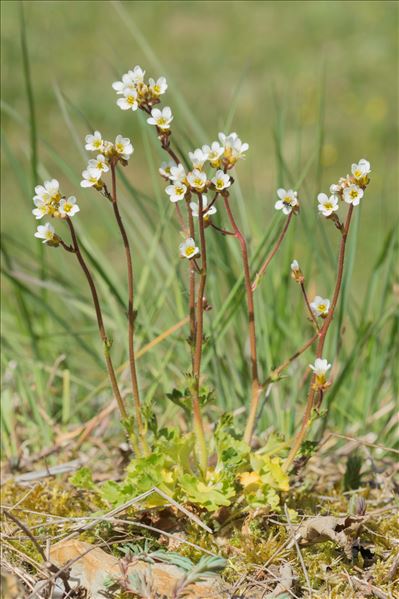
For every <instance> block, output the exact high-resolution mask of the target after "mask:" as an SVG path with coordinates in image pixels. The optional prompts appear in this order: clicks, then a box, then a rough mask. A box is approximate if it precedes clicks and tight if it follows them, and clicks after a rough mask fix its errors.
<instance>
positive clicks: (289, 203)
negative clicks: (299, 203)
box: [283, 196, 292, 206]
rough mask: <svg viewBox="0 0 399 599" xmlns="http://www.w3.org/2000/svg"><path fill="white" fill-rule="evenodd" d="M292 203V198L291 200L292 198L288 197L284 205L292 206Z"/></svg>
mask: <svg viewBox="0 0 399 599" xmlns="http://www.w3.org/2000/svg"><path fill="white" fill-rule="evenodd" d="M291 201H292V198H290V196H286V197H285V198H284V200H283V202H284V204H288V205H289V206H291Z"/></svg>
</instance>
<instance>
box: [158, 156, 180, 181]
mask: <svg viewBox="0 0 399 599" xmlns="http://www.w3.org/2000/svg"><path fill="white" fill-rule="evenodd" d="M175 166H176V163H175V162H174V161H173V160H169V162H162V164H161V166H160V168H159V169H158V171H159V173H160V174H161V175H162V177H165V178H166V179H171V178H172V177H171V176H170V171H171V169H172V168H173V167H175ZM183 170H184V168H183Z"/></svg>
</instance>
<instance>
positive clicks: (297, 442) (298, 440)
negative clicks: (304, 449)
mask: <svg viewBox="0 0 399 599" xmlns="http://www.w3.org/2000/svg"><path fill="white" fill-rule="evenodd" d="M352 214H353V205H352V204H351V205H350V207H349V211H348V215H347V217H346V223H345V227H344V229H343V230H342V238H341V244H340V250H339V256H338V270H337V281H336V284H335V289H334V295H333V299H332V302H331V306H330V310H329V312H328V315H327V316H326V319H325V321H324V324H323V326H322V328H321V330H320V333H319V342H318V344H317V348H316V358H321V357H322V354H323V349H324V343H325V340H326V335H327V332H328V329H329V327H330V324H331V321H332V319H333V316H334V312H335V308H336V306H337V302H338V298H339V293H340V291H341V285H342V276H343V272H344V262H345V250H346V240H347V238H348V232H349V227H350V224H351V219H352ZM315 393H316V388H315V375H314V374H313V376H312V378H311V381H310V388H309V393H308V399H307V402H306V407H305V413H304V415H303V420H302V425H301V428H300V430H299V431H298V433H297V435H296V437H295V439H294V443H293V445H292V448H291V451H290V453H289V454H288V457H287V460H286V461H285V463H284V469H285V470H288V469H289V467H290V466H291V464H292V462H293V461H294V459H295V456H296V454H297V452H298V451H299V449H300V447H301V444H302V441H303V440H304V438H305V436H306V433H307V431H308V428H309V425H310V421H311V415H312V409H313V405H314V397H315Z"/></svg>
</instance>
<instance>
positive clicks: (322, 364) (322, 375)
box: [309, 358, 331, 385]
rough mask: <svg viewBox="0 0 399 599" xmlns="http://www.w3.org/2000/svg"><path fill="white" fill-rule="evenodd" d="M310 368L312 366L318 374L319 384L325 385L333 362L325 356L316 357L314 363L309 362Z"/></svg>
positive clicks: (317, 381) (317, 380)
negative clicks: (328, 360)
mask: <svg viewBox="0 0 399 599" xmlns="http://www.w3.org/2000/svg"><path fill="white" fill-rule="evenodd" d="M309 368H311V369H312V370H313V372H314V373H315V375H316V383H317V384H318V385H324V384H325V382H326V374H327V371H328V370H329V369H330V368H331V364H329V363H328V362H327V360H324V359H323V358H316V360H315V363H314V364H309Z"/></svg>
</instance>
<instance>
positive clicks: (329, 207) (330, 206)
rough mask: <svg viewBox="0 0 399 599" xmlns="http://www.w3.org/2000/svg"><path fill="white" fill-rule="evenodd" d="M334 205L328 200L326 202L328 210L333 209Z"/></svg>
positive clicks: (325, 206)
mask: <svg viewBox="0 0 399 599" xmlns="http://www.w3.org/2000/svg"><path fill="white" fill-rule="evenodd" d="M332 207H333V205H332V204H330V202H327V203H326V204H324V208H326V209H327V210H331V208H332Z"/></svg>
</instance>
